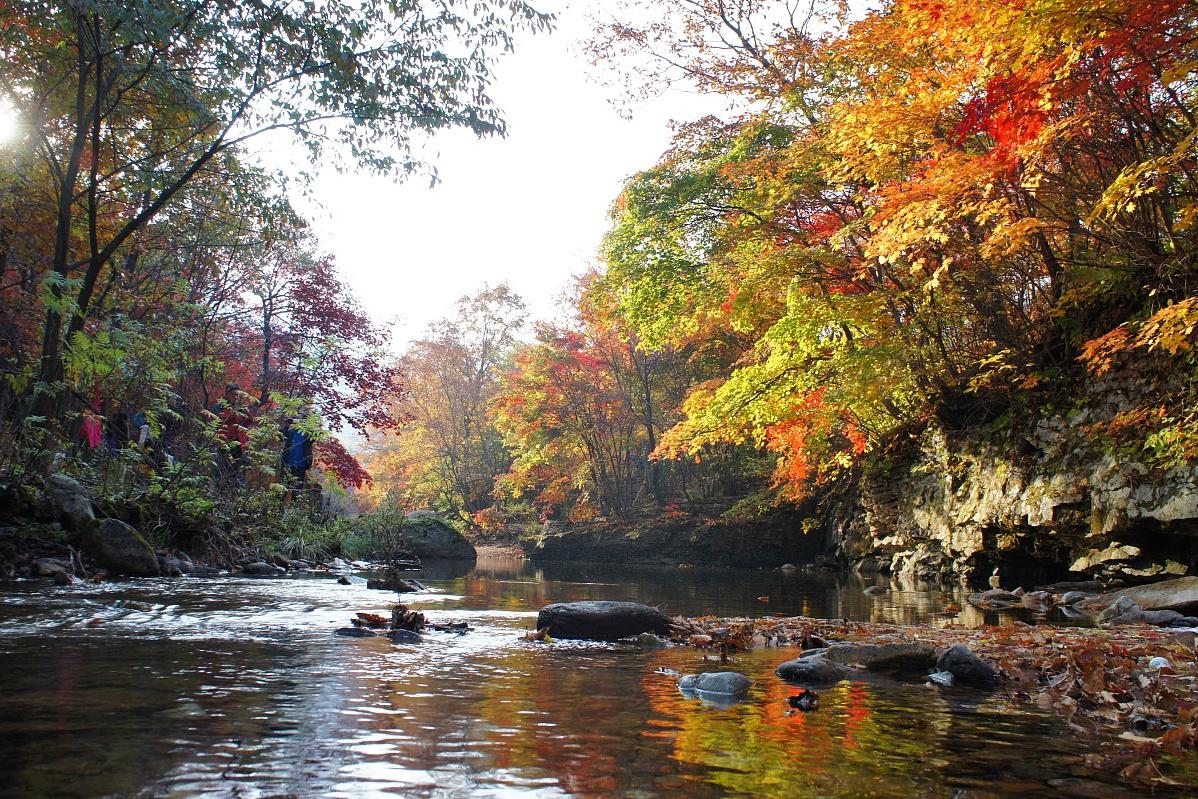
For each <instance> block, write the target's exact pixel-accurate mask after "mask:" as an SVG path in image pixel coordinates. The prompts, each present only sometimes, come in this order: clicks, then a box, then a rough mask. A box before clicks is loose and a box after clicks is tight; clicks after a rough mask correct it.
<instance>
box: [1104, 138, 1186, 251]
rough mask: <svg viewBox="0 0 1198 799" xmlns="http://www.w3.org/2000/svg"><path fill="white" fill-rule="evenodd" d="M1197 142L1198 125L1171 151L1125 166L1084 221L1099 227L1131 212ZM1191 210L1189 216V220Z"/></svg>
mask: <svg viewBox="0 0 1198 799" xmlns="http://www.w3.org/2000/svg"><path fill="white" fill-rule="evenodd" d="M1196 142H1198V127H1195V128H1194V129H1192V130H1191V131H1190V132H1189V133H1188V134H1187V135H1186V137H1185V138H1184V139H1182V140H1181V141H1180V142H1178V144H1177V146H1176V147H1174V148H1173V152H1171V153H1169V154H1168V155H1163V156H1159V157H1157V158H1149V159H1147V160H1144V161H1141V162H1140V163H1138V164H1132V165H1130V166H1127V167H1125V168H1124V169H1123V171H1121V172H1120V173H1119V175H1118V177H1116V178H1115V179H1114V180H1113V181H1112V182H1111V184H1110V185H1109V186H1107V188H1106V191H1104V192H1103V194H1102V197H1100V198H1099V200H1098V202H1097V203H1096V204H1095V205H1094V208H1093V209H1092V210H1091V211H1090V214H1089V216H1088V217H1087V219H1086V224H1088V225H1090V226H1092V227H1095V228H1099V227H1105V226H1108V225H1113V224H1114V223H1115V222H1116V220H1118V219H1119V218H1120V217H1122V216H1123V215H1125V214H1129V213H1132V212H1133V211H1135V210H1136V208H1137V206H1138V205H1139V201H1140V200H1141V198H1144V197H1147V196H1149V195H1153V194H1156V193H1158V192H1159V191H1160V189H1161V188H1162V187H1163V186H1164V185H1165V184H1166V183H1167V182H1168V181H1169V179H1170V178H1171V177H1172V175H1173V173H1174V171H1176V170H1180V169H1181V168H1182V164H1183V163H1184V162H1185V161H1187V160H1188V159H1190V158H1192V157H1193V155H1194V149H1195V143H1196ZM1193 213H1194V212H1193V211H1191V212H1190V215H1189V217H1188V221H1187V226H1188V224H1190V223H1192V219H1193Z"/></svg>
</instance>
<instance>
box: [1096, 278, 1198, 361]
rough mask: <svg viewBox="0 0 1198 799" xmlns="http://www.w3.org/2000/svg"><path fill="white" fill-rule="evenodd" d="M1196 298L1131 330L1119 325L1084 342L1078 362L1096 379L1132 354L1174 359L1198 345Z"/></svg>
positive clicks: (1179, 304) (1170, 307) (1197, 308)
mask: <svg viewBox="0 0 1198 799" xmlns="http://www.w3.org/2000/svg"><path fill="white" fill-rule="evenodd" d="M1196 331H1198V297H1189V298H1187V299H1184V300H1182V301H1181V302H1178V303H1174V304H1173V305H1170V306H1168V307H1167V308H1162V309H1161V310H1159V311H1157V312H1156V313H1155V314H1153V315H1152V316H1151V317H1149V318H1148V319H1146V320H1145V321H1144V322H1142V323H1140V324H1139V325H1138V326H1135V329H1133V326H1132V325H1120V326H1119V327H1117V328H1115V329H1114V330H1111V331H1110V332H1108V333H1106V334H1105V335H1102V336H1099V337H1098V338H1096V339H1092V340H1090V341H1087V342H1086V344H1085V346H1084V347H1082V354H1081V356H1079V360H1080V361H1082V363H1084V364H1086V366H1087V367H1088V368H1089V369H1090V371H1091V372H1093V373H1094V374H1096V375H1101V374H1104V373H1106V372H1109V371H1111V369H1113V368H1114V367H1115V365H1116V364H1117V362H1118V358H1119V356H1121V355H1123V354H1124V353H1128V352H1131V351H1133V350H1143V351H1146V352H1158V351H1160V352H1166V353H1168V354H1169V355H1177V354H1178V353H1180V352H1183V351H1188V350H1192V349H1194V345H1195V343H1198V335H1196Z"/></svg>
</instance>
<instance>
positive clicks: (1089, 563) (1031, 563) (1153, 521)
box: [828, 375, 1198, 583]
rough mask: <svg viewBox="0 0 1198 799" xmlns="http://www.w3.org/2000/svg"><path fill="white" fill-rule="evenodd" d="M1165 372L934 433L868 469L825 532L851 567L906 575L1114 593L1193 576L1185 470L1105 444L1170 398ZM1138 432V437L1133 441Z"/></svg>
mask: <svg viewBox="0 0 1198 799" xmlns="http://www.w3.org/2000/svg"><path fill="white" fill-rule="evenodd" d="M1177 379H1179V378H1178V377H1177V376H1176V375H1174V376H1173V377H1166V376H1148V377H1144V376H1138V377H1135V378H1134V379H1129V378H1128V376H1127V375H1121V376H1118V377H1115V376H1111V377H1107V378H1106V379H1103V380H1098V381H1091V382H1090V383H1089V384H1087V386H1086V392H1085V395H1084V396H1083V397H1082V399H1081V400H1080V401H1079V402H1077V404H1076V406H1075V407H1073V408H1070V409H1069V410H1065V411H1061V410H1057V411H1044V410H1041V411H1040V412H1038V413H1035V414H1029V415H1027V416H1026V417H1025V421H1012V420H1011V419H1010V418H1007V419H1006V420H1005V421H1004V422H1003V423H1001V424H998V425H987V426H978V427H976V428H972V429H970V428H966V429H963V430H962V429H958V430H956V431H951V432H950V431H949V430H947V429H946V427H945V426H944V425H942V424H936V425H933V426H931V427H929V428H927V429H926V430H924V431H923V433H922V434H921V435H920V436H919V437H918V441H917V444H916V446H914V447H913V448H912V450H911V451H909V452H908V453H907V454H906V455H905V456H904V457H902V458H899V459H897V461H895V462H890V463H880V464H879V465H878V467H877V468H874V469H871V470H868V473H867V474H865V475H864V476H863V477H862V478H861V480H860V482H859V484H858V486H857V489H856V491H855V493H854V494H853V496H852V499H851V501H848V502H844V503H842V507H841V509H840V511H839V513H838V514H835V515H833V516H832V517H831V519H832V520H831V522H830V523H829V524H828V529H829V540H830V546H831V547H832V549H833V551H834V552H835V553H836V554H837V555H838V556H839V557H841V558H842V559H844V560H847V561H849V562H851V563H853V564H856V565H857V566H858V567H860V568H864V569H870V568H879V569H882V570H890V571H892V572H894V573H896V574H899V575H906V576H911V577H915V578H931V577H951V576H955V577H966V578H972V579H977V578H983V579H984V578H985V577H987V576H989V575H990V574H991V573H992V572H993V570H994V569H998V570H999V572H1000V576H1001V578H1002V579H1003V581H1004V583H1005V582H1012V583H1013V582H1014V580H1015V579H1018V578H1023V577H1024V575H1025V574H1026V575H1027V577H1030V578H1036V577H1040V576H1062V577H1063V576H1066V575H1069V574H1072V575H1083V574H1084V575H1090V576H1097V577H1100V578H1103V579H1106V580H1116V581H1118V580H1122V581H1126V582H1136V581H1144V580H1149V579H1153V578H1161V577H1166V576H1176V575H1182V574H1187V573H1188V574H1193V573H1195V572H1196V571H1198V465H1195V464H1194V463H1193V462H1190V463H1188V464H1186V463H1184V462H1183V463H1181V464H1173V465H1168V464H1165V465H1162V462H1161V459H1160V458H1155V459H1154V458H1152V457H1151V455H1152V454H1153V453H1151V452H1150V451H1149V449H1148V448H1146V447H1145V446H1144V444H1143V441H1144V438H1145V437H1144V435H1140V436H1139V438H1138V439H1136V438H1135V437H1132V439H1130V440H1133V441H1138V442H1139V443H1138V445H1136V446H1129V445H1128V444H1127V442H1126V441H1122V442H1121V441H1116V440H1113V439H1112V438H1111V436H1110V435H1109V434H1110V432H1111V431H1112V430H1115V429H1116V428H1118V427H1119V425H1120V424H1122V423H1125V422H1127V421H1128V420H1137V419H1138V420H1141V421H1142V418H1143V416H1144V413H1143V411H1144V408H1145V406H1146V405H1148V404H1156V403H1159V397H1161V396H1163V395H1167V396H1172V397H1176V396H1178V387H1177V386H1176V385H1172V384H1171V383H1170V381H1176V380H1177ZM1140 432H1141V433H1142V432H1143V431H1140Z"/></svg>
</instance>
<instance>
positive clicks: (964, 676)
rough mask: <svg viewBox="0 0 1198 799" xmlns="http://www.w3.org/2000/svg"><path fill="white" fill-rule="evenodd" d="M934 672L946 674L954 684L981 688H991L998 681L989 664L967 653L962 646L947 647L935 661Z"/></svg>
mask: <svg viewBox="0 0 1198 799" xmlns="http://www.w3.org/2000/svg"><path fill="white" fill-rule="evenodd" d="M936 671H937V672H948V673H949V674H951V675H952V676H953V680H954V681H955V682H959V683H961V684H963V685H976V686H978V687H981V688H992V687H993V686H994V684H995V683H996V682H997V681H998V674H997V673H996V672H995V671H994V669H993V668H992V667H991V666H990V664H989V663H987V662H986V661H984V660H982V659H981V658H979V657H978V656H977V655H975V654H973V652H971V651H969V647H967V646H965V645H964V644H957V645H956V646H953V647H949V648H948V649H947V650H946V651H945V652H944V654H942V655H941V656H940V657H939V658H938V659H937V660H936Z"/></svg>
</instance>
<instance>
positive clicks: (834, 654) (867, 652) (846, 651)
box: [819, 642, 936, 671]
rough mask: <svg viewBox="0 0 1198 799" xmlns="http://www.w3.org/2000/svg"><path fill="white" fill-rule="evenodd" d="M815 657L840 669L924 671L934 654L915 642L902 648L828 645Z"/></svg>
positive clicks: (889, 645)
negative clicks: (848, 667) (838, 666)
mask: <svg viewBox="0 0 1198 799" xmlns="http://www.w3.org/2000/svg"><path fill="white" fill-rule="evenodd" d="M819 657H822V658H824V659H825V660H828V661H831V662H833V663H838V664H840V665H843V666H859V667H861V668H865V669H869V670H871V671H905V670H917V669H927V668H929V667H930V666H932V665H933V664H935V662H936V650H935V649H934V648H933V647H932V646H931V645H930V644H924V643H919V642H911V643H903V644H847V643H845V644H832V646H830V647H828V648H827V649H825V650H823V651H822V652H820V655H819Z"/></svg>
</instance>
